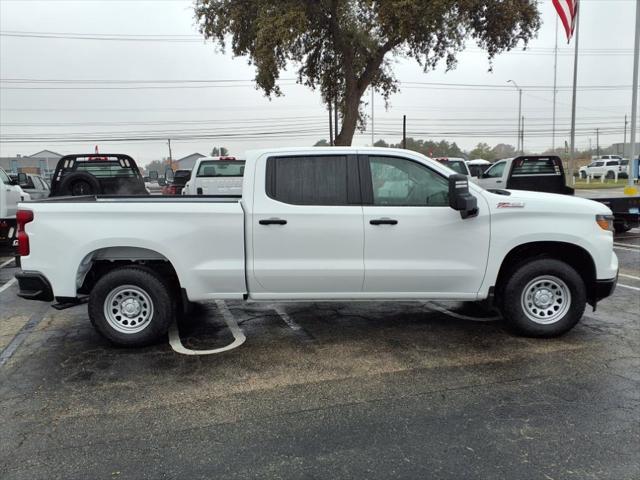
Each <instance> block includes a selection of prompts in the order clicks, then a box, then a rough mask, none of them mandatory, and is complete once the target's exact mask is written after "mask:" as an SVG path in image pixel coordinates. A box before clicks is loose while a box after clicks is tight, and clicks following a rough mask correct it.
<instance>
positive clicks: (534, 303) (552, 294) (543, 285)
mask: <svg viewBox="0 0 640 480" xmlns="http://www.w3.org/2000/svg"><path fill="white" fill-rule="evenodd" d="M521 303H522V310H523V311H524V313H525V315H526V316H527V318H528V319H529V320H531V321H533V322H535V323H539V324H541V325H550V324H552V323H555V322H557V321H558V320H560V319H561V318H563V317H564V315H565V314H566V313H567V311H568V310H569V307H571V291H570V290H569V287H567V284H566V283H564V282H563V281H562V280H560V279H559V278H558V277H554V276H551V275H543V276H540V277H536V278H534V279H533V280H531V281H530V282H529V283H528V284H527V286H526V287H525V288H524V290H522V296H521Z"/></svg>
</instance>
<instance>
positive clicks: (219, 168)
mask: <svg viewBox="0 0 640 480" xmlns="http://www.w3.org/2000/svg"><path fill="white" fill-rule="evenodd" d="M244 167H245V162H244V160H238V159H237V158H236V157H230V156H224V157H202V158H199V159H198V160H197V161H196V164H195V165H194V167H193V170H192V172H193V173H192V174H191V178H189V180H188V181H187V183H185V185H184V188H183V189H182V195H209V196H215V195H223V196H225V195H241V194H242V177H243V175H244Z"/></svg>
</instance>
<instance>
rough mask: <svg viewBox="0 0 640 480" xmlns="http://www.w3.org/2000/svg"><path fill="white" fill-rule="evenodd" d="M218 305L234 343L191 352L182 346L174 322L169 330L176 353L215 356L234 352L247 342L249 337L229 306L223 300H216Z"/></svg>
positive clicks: (170, 342) (171, 343)
mask: <svg viewBox="0 0 640 480" xmlns="http://www.w3.org/2000/svg"><path fill="white" fill-rule="evenodd" d="M216 305H217V307H218V310H220V313H222V317H223V318H224V321H225V323H226V324H227V326H228V327H229V330H230V331H231V334H232V335H233V342H231V343H230V344H229V345H226V346H224V347H220V348H213V349H210V350H191V349H189V348H186V347H185V346H184V345H183V344H182V341H181V340H180V332H179V331H178V324H177V323H176V322H174V323H173V325H171V328H170V329H169V345H171V348H173V350H174V351H175V352H177V353H181V354H183V355H213V354H215V353H223V352H228V351H229V350H233V349H234V348H237V347H239V346H240V345H242V344H243V343H244V342H245V340H246V339H247V337H245V335H244V333H243V332H242V330H241V329H240V327H239V326H238V323H237V322H236V320H235V318H233V314H232V313H231V312H230V311H229V308H228V307H227V304H226V303H225V302H224V301H223V300H216Z"/></svg>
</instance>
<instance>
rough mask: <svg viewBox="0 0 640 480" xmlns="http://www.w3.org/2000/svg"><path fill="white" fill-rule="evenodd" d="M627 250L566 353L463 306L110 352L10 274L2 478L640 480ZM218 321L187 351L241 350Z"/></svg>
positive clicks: (407, 307)
mask: <svg viewBox="0 0 640 480" xmlns="http://www.w3.org/2000/svg"><path fill="white" fill-rule="evenodd" d="M615 243H616V247H615V249H616V253H617V254H618V256H619V259H620V264H621V271H620V272H621V276H620V278H619V283H620V284H621V285H620V286H618V288H617V290H616V292H615V294H614V295H613V296H612V297H610V298H608V299H606V300H604V301H602V302H601V303H600V304H599V305H598V310H597V311H596V312H592V311H591V309H588V310H587V312H586V314H585V317H584V319H583V320H582V322H581V323H580V324H579V325H578V326H577V327H576V328H575V329H574V330H572V331H571V332H569V333H568V334H567V335H565V336H563V337H561V338H558V339H551V340H536V339H526V338H519V337H515V336H513V335H511V334H509V333H508V332H507V331H506V330H505V329H504V327H503V325H502V323H501V322H500V321H490V319H489V318H487V316H488V315H489V314H486V313H484V314H483V313H482V312H479V311H475V310H474V309H470V308H468V307H466V306H463V305H461V304H445V303H440V304H433V303H425V304H422V303H372V304H365V303H352V304H344V303H340V304H338V303H336V304H333V303H331V304H324V303H289V304H259V305H258V304H254V305H242V304H240V303H235V302H225V303H224V304H222V305H223V306H226V308H228V309H229V312H230V313H231V315H232V316H233V319H234V320H235V321H236V322H237V323H238V324H239V326H240V328H241V329H242V331H243V332H244V334H245V335H246V338H247V339H246V341H245V343H244V344H243V345H241V346H240V347H238V348H236V349H234V350H231V351H228V352H225V353H222V354H216V355H208V356H187V355H181V354H178V353H175V352H174V351H173V350H172V349H171V347H170V346H169V344H168V342H165V343H162V344H159V345H157V346H154V347H150V348H146V349H131V350H127V349H119V348H114V347H112V346H111V345H109V344H108V343H107V342H106V341H104V340H103V339H102V338H100V337H99V336H98V334H97V333H96V332H95V331H94V330H93V328H92V327H91V325H90V324H89V321H88V319H87V314H86V306H80V307H75V308H72V309H68V310H63V311H56V310H53V309H51V308H49V307H48V305H47V304H44V303H42V304H41V303H39V302H28V301H24V300H22V299H19V298H18V297H16V295H15V294H16V291H17V286H16V285H15V284H8V283H7V282H9V281H10V279H11V278H12V275H13V273H14V272H15V271H16V269H15V268H13V265H12V263H9V264H7V265H5V266H3V267H2V268H0V289H2V288H3V287H4V286H6V285H7V284H8V286H6V288H5V289H4V291H2V292H0V319H2V320H1V322H0V352H2V353H1V354H0V355H1V356H0V364H1V365H0V411H1V412H2V428H0V472H2V475H1V477H2V478H3V479H20V478H28V479H33V478H384V479H387V478H428V477H432V478H451V479H460V478H497V479H499V478H505V479H507V478H508V479H511V478H518V479H529V478H532V479H533V478H553V479H562V478H580V479H588V478H598V479H607V478H610V479H616V480H620V479H637V478H638V475H639V474H640V455H638V452H640V353H639V352H640V326H639V323H638V319H639V318H640V230H638V229H635V230H632V231H630V232H629V233H627V234H625V235H621V236H618V237H616V240H615ZM6 261H8V259H7V258H3V259H2V260H0V265H2V264H4V263H5V262H6ZM622 285H624V286H622ZM442 307H445V308H446V309H448V311H444V310H442ZM450 312H453V315H454V316H455V315H457V316H458V317H461V318H454V317H452V316H451V315H452V314H451V313H450ZM222 313H223V312H221V307H220V304H216V303H215V302H212V303H209V304H205V305H203V306H202V307H201V308H199V309H197V310H196V311H195V312H194V313H193V314H192V316H191V317H190V318H189V319H187V320H185V321H183V322H182V323H181V324H180V325H179V328H180V335H181V341H182V344H183V345H184V346H185V347H187V348H190V349H210V348H216V347H221V346H224V345H226V344H228V343H230V342H231V341H232V340H233V337H232V335H231V332H230V331H229V328H228V327H227V323H226V322H225V320H224V317H223V315H222ZM467 317H469V319H465V318H467ZM470 318H475V321H472V320H471V319H470Z"/></svg>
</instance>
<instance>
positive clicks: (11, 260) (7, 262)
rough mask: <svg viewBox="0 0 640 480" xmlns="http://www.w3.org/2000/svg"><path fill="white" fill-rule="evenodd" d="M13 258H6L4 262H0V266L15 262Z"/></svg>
mask: <svg viewBox="0 0 640 480" xmlns="http://www.w3.org/2000/svg"><path fill="white" fill-rule="evenodd" d="M15 261H16V260H15V258H10V259H9V260H7V261H6V262H3V263H0V268H4V267H6V266H7V265H9V264H10V263H11V262H15Z"/></svg>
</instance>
